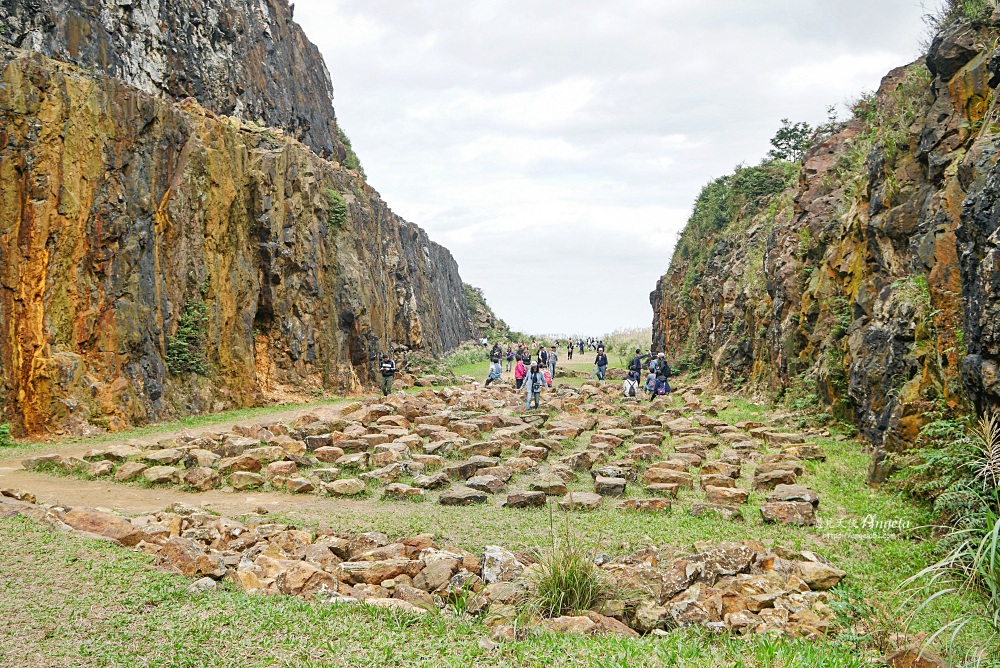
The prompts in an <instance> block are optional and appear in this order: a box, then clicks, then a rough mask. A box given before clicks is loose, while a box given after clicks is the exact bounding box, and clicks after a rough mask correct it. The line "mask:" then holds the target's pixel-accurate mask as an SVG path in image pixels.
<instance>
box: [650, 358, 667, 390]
mask: <svg viewBox="0 0 1000 668" xmlns="http://www.w3.org/2000/svg"><path fill="white" fill-rule="evenodd" d="M653 373H655V374H656V383H655V384H654V386H653V391H652V393H651V394H650V395H649V400H650V401H653V400H654V399H656V397H658V396H660V397H662V396H664V395H666V394H669V393H670V383H669V382H668V379H669V378H670V365H669V364H667V356H666V355H665V354H663V353H658V354H657V355H656V367H655V371H654V372H653Z"/></svg>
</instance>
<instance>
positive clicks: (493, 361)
mask: <svg viewBox="0 0 1000 668" xmlns="http://www.w3.org/2000/svg"><path fill="white" fill-rule="evenodd" d="M501 354H502V353H501V352H500V346H499V345H496V346H493V351H492V352H490V375H488V376H487V377H486V387H489V386H490V383H492V382H493V381H496V380H500V378H501V377H502V376H503V369H502V368H501V367H500V359H501Z"/></svg>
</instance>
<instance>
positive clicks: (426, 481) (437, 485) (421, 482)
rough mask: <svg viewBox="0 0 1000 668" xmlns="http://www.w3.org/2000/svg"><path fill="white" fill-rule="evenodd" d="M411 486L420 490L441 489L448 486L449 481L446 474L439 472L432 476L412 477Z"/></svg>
mask: <svg viewBox="0 0 1000 668" xmlns="http://www.w3.org/2000/svg"><path fill="white" fill-rule="evenodd" d="M413 484H414V485H416V486H417V487H420V488H421V489H441V488H444V487H447V486H448V485H450V484H451V481H450V479H449V478H448V474H447V473H445V472H444V471H439V472H438V473H435V474H434V475H418V476H414V478H413Z"/></svg>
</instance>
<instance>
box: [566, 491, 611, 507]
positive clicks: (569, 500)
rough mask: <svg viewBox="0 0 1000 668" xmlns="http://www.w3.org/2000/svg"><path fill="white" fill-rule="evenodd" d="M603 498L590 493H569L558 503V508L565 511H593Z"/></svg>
mask: <svg viewBox="0 0 1000 668" xmlns="http://www.w3.org/2000/svg"><path fill="white" fill-rule="evenodd" d="M603 498H604V497H602V496H601V495H600V494H593V493H591V492H569V493H567V494H566V496H564V497H563V498H562V499H561V500H560V501H559V506H560V507H561V508H565V509H566V510H594V509H595V508H597V507H598V506H600V505H601V500H602V499H603Z"/></svg>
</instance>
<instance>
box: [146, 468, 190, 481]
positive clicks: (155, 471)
mask: <svg viewBox="0 0 1000 668" xmlns="http://www.w3.org/2000/svg"><path fill="white" fill-rule="evenodd" d="M142 477H143V478H145V479H146V482H148V483H150V484H153V485H172V484H176V483H177V482H179V481H180V478H181V472H180V471H179V470H177V469H175V468H174V467H173V466H151V467H149V468H148V469H146V470H145V471H143V472H142Z"/></svg>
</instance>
